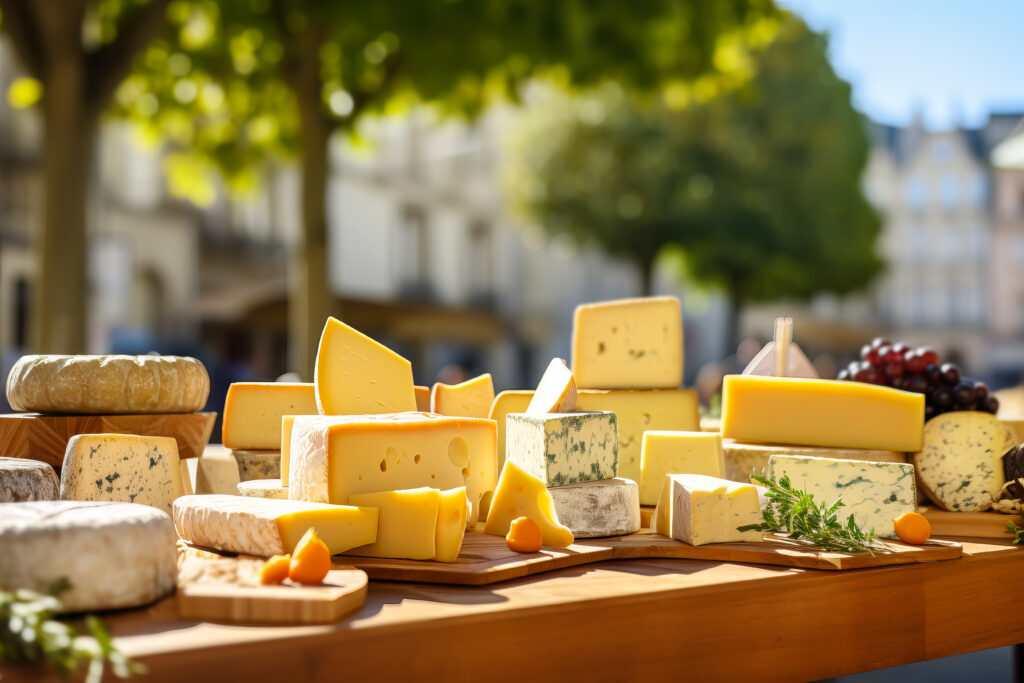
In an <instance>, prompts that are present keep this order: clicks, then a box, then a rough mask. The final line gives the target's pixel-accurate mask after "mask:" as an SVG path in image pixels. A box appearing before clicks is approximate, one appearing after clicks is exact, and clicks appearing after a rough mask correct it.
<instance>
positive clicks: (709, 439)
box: [640, 431, 725, 505]
mask: <svg viewBox="0 0 1024 683" xmlns="http://www.w3.org/2000/svg"><path fill="white" fill-rule="evenodd" d="M724 469H725V467H724V464H723V462H722V437H721V436H719V435H718V434H717V433H711V432H671V431H649V432H644V438H643V448H642V451H641V460H640V470H641V475H640V476H641V480H640V504H641V505H656V504H657V503H658V496H660V495H661V489H662V487H663V486H664V484H665V475H666V474H703V475H706V476H709V477H722V475H723V470H724Z"/></svg>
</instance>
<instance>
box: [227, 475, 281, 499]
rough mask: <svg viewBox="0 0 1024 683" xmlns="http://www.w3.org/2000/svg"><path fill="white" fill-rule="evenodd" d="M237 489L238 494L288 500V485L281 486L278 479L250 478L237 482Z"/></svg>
mask: <svg viewBox="0 0 1024 683" xmlns="http://www.w3.org/2000/svg"><path fill="white" fill-rule="evenodd" d="M237 489H238V495H240V496H250V497H252V498H273V499H275V500H288V487H287V486H282V485H281V480H280V479H250V480H248V481H241V482H239V483H238V486H237Z"/></svg>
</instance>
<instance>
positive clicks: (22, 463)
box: [0, 458, 60, 503]
mask: <svg viewBox="0 0 1024 683" xmlns="http://www.w3.org/2000/svg"><path fill="white" fill-rule="evenodd" d="M58 498H60V480H58V479H57V473H56V472H54V471H53V468H52V467H50V466H49V465H47V464H46V463H45V462H39V461H38V460H28V459H26V458H0V503H22V502H25V501H31V500H57V499H58Z"/></svg>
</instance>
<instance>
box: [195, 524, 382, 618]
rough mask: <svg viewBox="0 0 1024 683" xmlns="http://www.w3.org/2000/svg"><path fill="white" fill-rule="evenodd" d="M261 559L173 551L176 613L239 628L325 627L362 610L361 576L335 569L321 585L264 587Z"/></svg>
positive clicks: (347, 569)
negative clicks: (279, 625)
mask: <svg viewBox="0 0 1024 683" xmlns="http://www.w3.org/2000/svg"><path fill="white" fill-rule="evenodd" d="M263 562H264V559H263V558H261V557H251V556H247V555H232V554H230V553H224V554H221V553H214V552H211V551H207V550H203V549H199V548H193V547H191V546H187V545H184V544H182V546H180V547H179V550H178V593H177V597H176V601H177V604H178V615H179V616H181V617H182V618H183V619H196V620H200V621H215V622H230V623H243V624H330V623H334V622H336V621H338V620H340V619H342V618H343V617H345V616H346V615H349V614H351V613H353V612H356V611H358V610H360V609H362V607H363V604H364V603H365V602H366V588H367V584H368V583H369V581H368V579H367V576H366V572H363V571H360V570H358V569H355V568H353V567H351V566H348V565H334V568H333V569H332V570H331V571H329V572H327V577H326V578H325V579H324V582H323V585H320V586H303V585H299V584H289V583H286V584H283V585H280V586H263V585H260V583H259V571H260V567H262V566H263Z"/></svg>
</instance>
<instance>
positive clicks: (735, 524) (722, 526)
mask: <svg viewBox="0 0 1024 683" xmlns="http://www.w3.org/2000/svg"><path fill="white" fill-rule="evenodd" d="M760 522H761V503H760V500H759V499H758V491H757V487H756V486H754V485H753V484H740V483H737V482H734V481H729V480H727V479H720V478H718V477H709V476H707V475H703V474H666V475H665V482H664V484H663V485H662V489H661V497H660V498H659V499H658V505H657V507H656V508H655V509H654V516H653V517H652V518H651V526H652V527H653V528H654V530H655V531H657V532H658V533H659V534H662V535H663V536H668V537H669V538H672V539H675V540H677V541H682V542H684V543H689V544H690V545H704V544H705V543H732V542H743V541H755V542H756V541H760V540H761V539H762V538H763V536H762V534H761V532H760V531H740V530H739V527H742V526H747V525H749V524H759V523H760Z"/></svg>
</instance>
